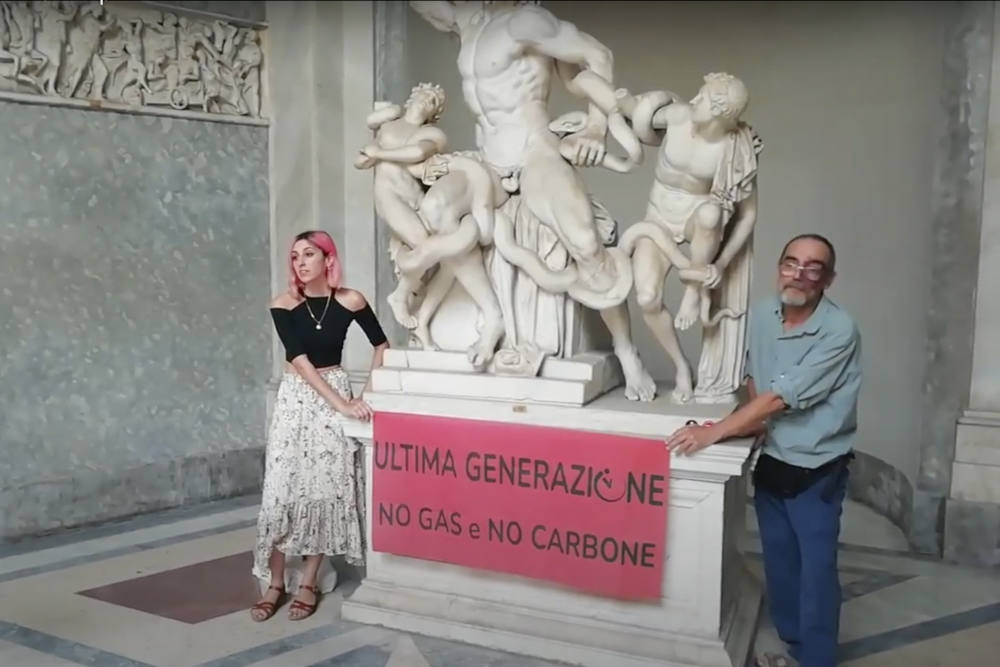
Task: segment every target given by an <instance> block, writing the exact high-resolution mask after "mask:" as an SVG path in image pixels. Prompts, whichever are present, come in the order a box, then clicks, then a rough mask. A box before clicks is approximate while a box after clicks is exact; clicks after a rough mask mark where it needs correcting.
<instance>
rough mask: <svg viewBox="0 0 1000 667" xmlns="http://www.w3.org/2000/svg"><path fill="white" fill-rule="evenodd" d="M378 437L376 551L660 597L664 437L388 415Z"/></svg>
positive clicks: (620, 594) (380, 416) (601, 591)
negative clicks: (655, 437) (630, 435)
mask: <svg viewBox="0 0 1000 667" xmlns="http://www.w3.org/2000/svg"><path fill="white" fill-rule="evenodd" d="M374 440H375V451H374V474H373V479H372V496H373V507H372V513H371V516H372V520H373V522H374V523H373V526H372V548H373V549H374V550H375V551H379V552H385V553H392V554H397V555H401V556H409V557H413V558H420V559H424V560H433V561H440V562H446V563H452V564H455V565H462V566H466V567H471V568H479V569H483V570H490V571H495V572H505V573H509V574H516V575H521V576H525V577H531V578H535V579H540V580H545V581H550V582H554V583H558V584H561V585H564V586H568V587H571V588H575V589H578V590H581V591H586V592H589V593H594V594H598V595H604V596H609V597H616V598H622V599H654V598H659V597H660V594H661V590H660V589H661V581H662V579H663V563H664V559H665V554H666V522H667V516H666V512H667V496H668V491H667V487H668V482H669V478H670V474H669V465H670V457H669V454H668V452H667V451H666V450H665V448H664V446H663V442H662V440H655V439H649V438H637V437H623V436H618V435H608V434H602V433H593V432H587V431H574V430H570V429H558V428H549V427H540V426H527V425H521V424H508V423H497V422H487V421H477V420H471V419H454V418H443V417H427V416H421V415H411V414H399V413H390V412H378V413H376V415H375V419H374Z"/></svg>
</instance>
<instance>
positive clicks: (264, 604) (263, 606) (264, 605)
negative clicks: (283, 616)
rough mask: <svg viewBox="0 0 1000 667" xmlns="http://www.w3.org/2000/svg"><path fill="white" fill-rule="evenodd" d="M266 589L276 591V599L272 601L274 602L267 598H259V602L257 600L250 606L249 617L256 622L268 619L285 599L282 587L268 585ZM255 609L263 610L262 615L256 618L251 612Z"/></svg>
mask: <svg viewBox="0 0 1000 667" xmlns="http://www.w3.org/2000/svg"><path fill="white" fill-rule="evenodd" d="M267 590H269V591H278V599H277V600H276V601H274V602H269V601H267V600H261V601H260V602H258V603H257V604H255V605H254V606H252V607H250V618H252V619H253V620H254V621H256V622H257V623H263V622H264V621H266V620H267V619H269V618H271V617H272V616H274V612H276V611H278V607H280V606H281V605H282V604H283V603H284V601H285V589H284V588H279V587H277V586H268V587H267ZM257 610H260V611H263V612H264V616H263V617H261V618H257V617H256V616H254V614H253V612H254V611H257Z"/></svg>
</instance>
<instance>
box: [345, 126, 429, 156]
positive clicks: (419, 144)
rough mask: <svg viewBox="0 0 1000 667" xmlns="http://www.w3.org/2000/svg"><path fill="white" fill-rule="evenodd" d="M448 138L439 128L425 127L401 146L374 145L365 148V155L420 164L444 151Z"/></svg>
mask: <svg viewBox="0 0 1000 667" xmlns="http://www.w3.org/2000/svg"><path fill="white" fill-rule="evenodd" d="M447 145H448V138H447V137H446V136H445V134H444V132H442V131H441V130H440V129H439V128H436V127H424V128H421V129H420V130H418V131H417V133H416V134H415V135H414V136H413V140H412V141H411V142H410V143H408V144H407V145H405V146H400V147H399V148H380V147H378V146H375V145H372V146H367V147H366V148H365V149H364V153H365V155H368V156H369V157H371V158H374V159H376V160H379V161H381V162H400V163H403V164H418V163H420V162H423V161H424V160H426V159H427V158H429V157H431V156H432V155H437V154H438V153H442V152H444V150H445V148H446V147H447Z"/></svg>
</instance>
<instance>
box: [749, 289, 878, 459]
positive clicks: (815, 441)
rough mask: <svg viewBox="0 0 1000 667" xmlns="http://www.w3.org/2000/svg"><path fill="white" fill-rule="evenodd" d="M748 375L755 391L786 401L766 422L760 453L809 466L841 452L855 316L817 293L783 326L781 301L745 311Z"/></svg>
mask: <svg viewBox="0 0 1000 667" xmlns="http://www.w3.org/2000/svg"><path fill="white" fill-rule="evenodd" d="M748 337H749V344H748V350H747V352H748V354H747V375H748V376H750V377H751V378H752V379H753V381H754V386H755V387H756V390H757V393H758V394H763V393H765V392H768V391H773V392H775V393H776V394H778V396H780V397H781V398H782V399H783V400H784V401H785V404H786V405H787V406H788V409H786V410H785V411H783V412H780V413H778V414H776V415H773V416H772V417H771V418H770V419H769V420H768V425H767V434H766V436H765V438H764V450H763V451H764V453H766V454H769V455H770V456H773V457H774V458H776V459H779V460H781V461H784V462H785V463H790V464H792V465H796V466H802V467H805V468H815V467H817V466H820V465H822V464H824V463H826V462H827V461H830V460H832V459H834V458H836V457H838V456H841V455H843V454H846V453H848V452H849V451H850V450H851V448H852V447H853V444H854V434H855V432H856V431H857V427H858V424H857V415H858V393H859V390H860V389H861V334H860V333H859V332H858V327H857V325H856V324H855V322H854V319H853V318H852V317H851V316H850V315H848V314H847V312H845V311H844V310H841V308H840V307H839V306H837V305H836V304H835V303H833V301H831V300H830V299H829V298H827V297H826V296H824V297H823V298H822V299H821V300H820V302H819V304H818V305H817V306H816V310H815V311H813V314H812V315H810V316H809V319H807V320H806V321H805V322H803V323H802V324H801V325H799V326H797V327H795V328H793V329H790V330H788V331H785V329H784V323H783V316H782V312H781V302H780V301H779V300H778V298H777V297H770V298H767V299H764V300H763V301H761V302H759V303H757V304H756V305H755V306H754V307H753V308H752V309H751V313H750V327H749V332H748Z"/></svg>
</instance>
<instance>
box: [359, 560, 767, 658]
mask: <svg viewBox="0 0 1000 667" xmlns="http://www.w3.org/2000/svg"><path fill="white" fill-rule="evenodd" d="M520 585H521V586H525V585H527V586H530V587H533V588H536V593H535V594H536V595H544V594H545V591H544V587H538V586H537V584H533V583H521V584H520ZM539 588H540V590H539ZM511 592H512V593H515V595H516V593H520V592H522V591H520V590H516V589H515V590H512V591H511ZM760 603H761V591H760V588H759V586H758V585H757V583H756V580H755V579H754V578H753V577H751V576H749V575H745V576H743V577H742V578H741V579H740V589H739V591H738V592H737V594H736V596H735V600H734V607H733V609H732V611H731V614H730V617H729V623H728V624H727V626H726V627H723V628H722V632H721V633H720V636H719V637H718V638H714V639H712V638H705V637H699V636H697V635H689V634H683V633H680V632H672V631H670V630H662V629H660V630H657V629H649V628H643V627H638V626H636V625H634V624H633V622H632V621H631V620H630V614H629V613H628V612H627V609H625V608H620V609H619V610H617V612H616V613H615V614H614V615H615V616H617V617H618V620H617V621H615V620H610V619H608V618H603V616H605V615H606V614H607V612H608V611H609V610H608V609H601V606H602V605H601V602H600V601H598V600H590V601H588V602H585V603H581V604H580V605H577V606H575V607H570V608H567V609H565V610H563V612H562V613H559V614H554V613H553V612H551V611H544V610H539V609H536V608H533V607H531V606H528V605H527V604H526V603H521V604H518V603H517V602H510V603H506V604H503V603H497V602H491V601H486V600H479V599H476V598H473V597H469V596H466V595H462V594H461V593H444V592H438V591H429V590H425V589H423V588H421V587H420V582H413V585H412V586H405V585H400V584H388V583H384V582H378V581H370V580H369V581H366V582H365V583H364V584H363V585H362V586H361V588H360V589H358V591H357V592H355V593H354V595H352V596H351V598H350V599H348V600H346V601H345V602H344V606H343V612H342V613H343V616H344V618H347V619H350V620H352V621H357V622H359V623H367V624H371V625H380V626H384V627H388V628H393V629H396V630H402V631H404V632H413V633H417V634H422V635H428V636H431V637H439V638H442V639H448V640H451V641H457V642H464V643H467V644H474V645H477V646H483V647H486V648H491V649H496V650H500V651H508V652H511V653H516V654H520V655H528V656H532V657H535V658H540V659H544V660H557V661H561V662H566V663H569V664H573V665H586V666H587V667H653V666H654V665H655V666H657V667H666V666H671V667H673V666H677V667H681V666H684V667H689V666H693V665H698V666H712V667H737V666H738V667H743V665H745V664H746V663H747V660H748V658H749V653H750V649H751V646H752V643H753V637H754V633H755V631H756V625H757V618H758V614H759V611H760ZM613 606H618V607H623V606H622V605H613Z"/></svg>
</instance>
